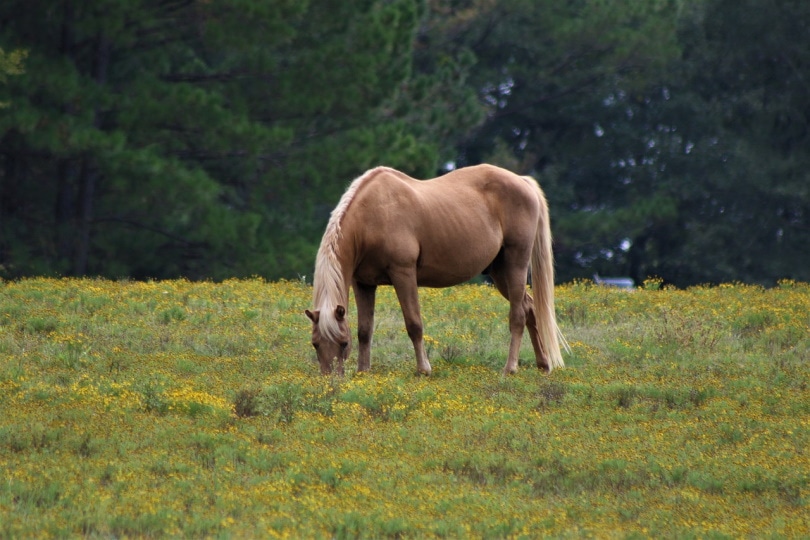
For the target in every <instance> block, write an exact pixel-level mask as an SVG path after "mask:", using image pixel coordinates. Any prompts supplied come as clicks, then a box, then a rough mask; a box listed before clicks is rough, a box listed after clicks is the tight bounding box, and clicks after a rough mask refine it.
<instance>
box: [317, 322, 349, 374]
mask: <svg viewBox="0 0 810 540" xmlns="http://www.w3.org/2000/svg"><path fill="white" fill-rule="evenodd" d="M305 313H306V314H307V317H309V320H311V321H312V346H313V347H314V348H315V353H316V354H317V355H318V363H319V364H320V365H321V373H322V374H324V375H328V374H330V373H332V363H333V362H334V360H335V358H337V361H338V362H337V372H338V374H340V375H343V362H344V361H345V360H346V359H347V358H348V357H349V353H350V352H351V348H352V335H351V332H350V331H349V323H348V321H347V320H346V308H344V307H343V306H338V307H336V308H335V311H334V313H332V314H330V315H331V317H328V318H329V319H332V320H327V319H324V320H322V318H323V317H324V315H325V314H322V313H321V312H320V311H318V310H316V311H309V310H308V309H307V310H305Z"/></svg>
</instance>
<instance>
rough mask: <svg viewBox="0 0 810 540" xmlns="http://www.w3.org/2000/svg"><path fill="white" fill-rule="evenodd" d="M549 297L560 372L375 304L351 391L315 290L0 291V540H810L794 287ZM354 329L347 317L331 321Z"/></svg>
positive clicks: (502, 344) (466, 314)
mask: <svg viewBox="0 0 810 540" xmlns="http://www.w3.org/2000/svg"><path fill="white" fill-rule="evenodd" d="M659 288H660V287H659V284H658V283H657V282H650V283H647V284H646V288H645V289H643V290H638V291H634V292H624V291H617V290H609V289H604V288H598V287H594V286H591V285H589V284H585V283H581V284H573V285H567V286H564V287H559V288H558V292H557V295H558V301H557V309H558V313H559V317H560V323H561V326H562V328H563V331H564V333H565V334H566V336H567V338H568V340H569V342H570V343H571V346H572V349H573V352H572V354H571V355H568V356H566V362H567V367H566V368H565V369H563V370H558V371H555V372H554V373H553V374H551V375H550V376H549V375H544V374H542V373H540V372H538V371H537V370H536V369H535V368H534V367H532V366H533V364H534V360H533V356H532V353H531V347H530V345H529V343H528V336H527V337H526V339H525V340H524V341H525V343H524V348H523V351H522V354H521V359H522V360H521V370H520V371H519V373H518V374H517V375H515V376H510V377H504V376H502V375H501V373H500V370H501V368H502V367H503V363H504V359H505V355H506V350H507V345H508V329H507V324H506V315H507V304H506V302H505V301H503V300H502V299H501V298H500V297H499V296H498V295H497V294H496V293H495V292H494V291H493V290H492V289H491V288H488V287H485V286H465V287H458V288H454V289H444V290H424V291H422V305H423V312H424V318H425V322H426V333H427V343H428V348H429V350H430V356H431V362H432V363H433V367H434V373H433V375H432V376H431V377H430V378H424V377H417V376H415V375H414V372H415V361H414V359H413V353H412V350H411V345H410V342H409V340H408V339H407V336H406V334H405V330H404V328H403V324H402V321H401V316H400V314H399V307H398V305H397V303H396V300H395V297H394V295H393V292H392V291H390V290H382V291H381V292H380V294H379V295H378V310H377V320H376V331H375V341H374V349H373V351H372V371H371V373H368V374H357V373H355V370H354V368H353V365H351V366H350V368H349V369H348V372H347V375H346V376H345V377H344V378H342V379H341V378H329V377H321V376H319V375H318V368H317V365H316V363H315V362H314V355H313V353H312V352H311V347H310V346H309V322H308V320H307V319H306V317H305V316H304V315H303V310H304V309H305V308H308V307H311V306H310V295H311V290H310V288H309V287H308V286H306V285H304V284H301V283H292V282H284V283H265V282H263V281H260V280H250V281H229V282H225V283H222V284H213V283H189V282H186V281H172V282H156V283H132V282H122V283H117V282H111V281H95V280H48V279H31V280H23V281H19V282H8V283H2V284H0V537H14V538H17V537H31V536H38V537H39V536H41V537H65V536H69V537H73V536H87V537H104V538H106V537H165V536H184V537H206V536H211V537H223V538H231V537H234V538H243V537H293V538H300V537H315V538H380V537H402V538H411V537H412V538H416V537H419V538H422V537H449V538H457V537H470V536H473V537H482V538H504V537H516V538H521V537H522V538H537V537H557V538H580V537H598V538H632V537H666V538H704V537H708V538H738V537H756V538H761V537H773V538H802V537H804V538H806V537H808V536H810V524H809V523H808V518H807V515H808V513H809V512H808V484H809V483H810V453H808V451H807V448H810V391H808V379H810V377H808V375H810V365H809V364H808V362H810V286H808V285H805V284H798V283H793V282H784V283H782V284H781V285H780V286H779V287H777V288H775V289H770V290H764V289H761V288H757V287H748V286H742V285H733V286H732V285H727V286H721V287H715V288H693V289H689V290H685V291H681V290H673V289H666V288H665V289H663V290H658V289H659ZM352 320H354V315H352Z"/></svg>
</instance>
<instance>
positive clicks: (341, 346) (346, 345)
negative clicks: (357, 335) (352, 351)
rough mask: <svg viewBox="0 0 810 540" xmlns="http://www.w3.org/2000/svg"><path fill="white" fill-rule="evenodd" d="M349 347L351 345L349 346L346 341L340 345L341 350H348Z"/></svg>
mask: <svg viewBox="0 0 810 540" xmlns="http://www.w3.org/2000/svg"><path fill="white" fill-rule="evenodd" d="M348 346H349V344H348V343H347V342H345V341H344V342H343V343H341V344H340V348H341V349H345V348H346V347H348Z"/></svg>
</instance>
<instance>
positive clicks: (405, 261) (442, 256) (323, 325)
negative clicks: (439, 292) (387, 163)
mask: <svg viewBox="0 0 810 540" xmlns="http://www.w3.org/2000/svg"><path fill="white" fill-rule="evenodd" d="M530 263H531V272H532V284H531V287H532V292H533V293H534V298H532V296H531V295H530V294H529V292H528V291H527V288H526V282H527V275H528V270H529V265H530ZM485 271H486V272H488V273H489V276H490V278H491V279H492V282H493V283H494V285H495V287H496V288H497V289H498V291H499V292H500V293H501V295H503V296H504V297H505V298H506V299H507V300H508V301H509V330H510V333H511V341H510V344H509V353H508V356H507V360H506V365H505V366H504V368H503V371H504V373H506V374H511V373H515V372H516V371H517V369H518V353H519V351H520V343H521V340H522V337H523V329H524V327H525V328H527V329H528V331H529V337H530V338H531V342H532V347H533V349H534V354H535V358H536V363H537V367H538V368H539V369H541V370H544V371H546V372H551V370H553V369H555V368H561V367H563V366H564V365H565V364H564V362H563V358H562V353H561V351H560V346H561V345H562V346H563V347H564V348H565V349H566V350H567V351H570V348H569V347H568V344H567V342H566V341H565V338H564V337H563V335H562V333H561V332H560V329H559V327H558V326H557V321H556V317H555V312H554V263H553V257H552V250H551V228H550V223H549V212H548V203H547V202H546V198H545V195H544V193H543V191H542V190H541V189H540V186H539V185H538V183H537V182H536V181H535V180H534V179H533V178H532V177H530V176H519V175H517V174H515V173H512V172H510V171H507V170H505V169H502V168H499V167H496V166H493V165H486V164H484V165H476V166H471V167H464V168H460V169H456V170H453V171H451V172H449V173H447V174H445V175H443V176H440V177H438V178H433V179H430V180H416V179H414V178H411V177H409V176H408V175H406V174H405V173H402V172H400V171H397V170H395V169H392V168H388V167H376V168H373V169H370V170H368V171H367V172H365V173H364V174H363V175H361V176H359V177H358V178H356V179H355V180H354V181H353V182H352V183H351V184H350V185H349V187H348V189H347V190H346V192H345V193H344V194H343V196H342V197H341V199H340V201H339V202H338V204H337V206H336V207H335V209H334V210H333V211H332V213H331V215H330V218H329V221H328V223H327V226H326V230H325V232H324V235H323V238H322V240H321V244H320V247H319V248H318V253H317V257H316V261H315V273H314V276H313V305H314V308H313V311H310V310H308V309H307V310H305V314H306V316H307V317H308V318H309V319H310V321H311V322H312V346H313V347H314V348H315V351H316V355H317V358H318V363H319V364H320V370H321V373H322V374H325V375H327V374H330V373H332V371H333V364H334V361H335V360H337V372H338V374H340V375H343V364H344V362H345V361H346V360H347V359H348V357H349V353H350V351H351V344H352V340H351V332H350V328H349V323H348V320H347V317H346V315H347V305H348V300H349V287H350V286H351V288H352V289H353V291H354V298H355V303H356V304H357V319H358V320H357V340H358V343H359V351H358V358H357V370H358V371H367V370H369V369H370V367H371V340H372V332H373V328H374V301H375V293H376V290H377V287H378V286H380V285H393V287H394V290H395V292H396V296H397V299H398V300H399V303H400V307H401V309H402V315H403V317H404V319H405V328H406V330H407V333H408V337H409V338H410V339H411V341H412V342H413V348H414V352H415V355H416V368H417V373H419V374H424V375H430V373H431V366H430V362H429V361H428V357H427V354H426V353H425V345H424V341H423V325H422V317H421V313H420V308H419V290H418V288H419V287H450V286H453V285H457V284H460V283H463V282H465V281H468V280H470V279H472V278H473V277H475V276H476V275H478V274H481V273H484V272H485Z"/></svg>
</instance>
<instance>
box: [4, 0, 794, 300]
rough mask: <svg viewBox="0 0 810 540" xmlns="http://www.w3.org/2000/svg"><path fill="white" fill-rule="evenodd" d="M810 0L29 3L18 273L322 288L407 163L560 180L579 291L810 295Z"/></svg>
mask: <svg viewBox="0 0 810 540" xmlns="http://www.w3.org/2000/svg"><path fill="white" fill-rule="evenodd" d="M808 25H810V3H808V2H805V1H801V0H649V1H645V2H637V1H636V0H576V1H569V2H559V1H558V0H385V1H383V0H377V1H372V0H341V1H340V2H332V1H326V0H217V1H208V0H4V1H3V2H2V4H0V276H2V277H5V278H13V277H19V276H25V275H35V274H36V275H98V276H106V277H112V278H117V277H132V278H136V279H141V278H172V277H178V276H185V277H188V278H191V279H203V278H210V279H222V278H226V277H232V276H234V277H241V276H248V275H261V276H264V277H267V278H270V279H274V278H279V277H296V276H299V275H311V272H312V270H311V269H312V264H313V260H314V253H315V250H316V248H317V245H318V242H319V240H320V236H321V234H322V231H323V227H324V225H325V223H326V220H327V219H328V215H329V211H330V210H331V208H332V207H333V206H334V204H335V203H336V201H337V199H338V198H339V196H340V194H341V193H342V192H343V190H344V188H345V187H346V185H347V184H348V182H349V181H350V180H352V179H353V178H354V177H356V176H357V175H359V174H361V173H362V172H363V171H364V170H366V169H368V168H370V167H373V166H375V165H379V164H384V165H389V166H392V167H395V168H399V169H401V170H403V171H405V172H407V173H409V174H411V175H414V176H416V177H422V178H426V177H433V176H436V175H438V174H441V173H442V172H443V171H446V170H448V169H449V168H452V167H460V166H463V165H469V164H475V163H479V162H492V163H496V164H500V165H502V166H505V167H507V168H510V169H512V170H514V171H516V172H519V173H521V174H532V175H534V176H535V177H536V178H537V179H538V180H539V181H540V183H541V185H542V186H543V187H544V189H545V190H546V192H547V194H548V197H549V200H550V204H551V209H552V220H553V222H552V226H553V229H554V234H555V239H556V246H555V249H556V259H557V269H558V280H560V281H569V280H571V279H574V278H577V277H590V276H591V275H592V274H594V273H597V272H598V273H600V274H607V275H616V274H620V275H628V276H631V277H633V278H634V279H635V280H636V281H637V282H641V280H643V279H644V278H645V277H647V276H652V275H655V276H660V277H661V278H663V279H664V280H665V281H667V282H669V283H674V284H676V285H680V286H686V285H690V284H695V283H707V282H723V281H731V280H739V281H744V282H752V283H762V284H766V285H768V284H773V283H775V282H776V280H778V279H781V278H792V279H797V280H804V281H807V280H810V265H808V264H807V263H808V260H809V259H810V257H808V253H810V177H808V170H809V169H808V165H809V164H810V151H808V150H810V130H809V129H808V127H809V126H810V26H808Z"/></svg>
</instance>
